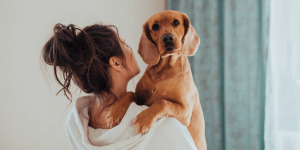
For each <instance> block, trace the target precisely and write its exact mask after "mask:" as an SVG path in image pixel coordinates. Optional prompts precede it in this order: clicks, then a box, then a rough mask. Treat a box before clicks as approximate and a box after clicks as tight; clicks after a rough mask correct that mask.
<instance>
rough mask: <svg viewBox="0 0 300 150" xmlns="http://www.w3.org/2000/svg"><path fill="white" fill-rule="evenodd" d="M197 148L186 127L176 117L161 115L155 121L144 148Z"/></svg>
mask: <svg viewBox="0 0 300 150" xmlns="http://www.w3.org/2000/svg"><path fill="white" fill-rule="evenodd" d="M153 149H155V150H197V148H196V145H195V143H194V140H193V139H192V137H191V135H190V133H189V131H188V129H187V128H186V127H185V126H184V125H182V124H181V123H180V122H179V121H178V120H177V119H175V118H172V117H163V118H161V119H159V120H158V121H157V124H156V125H155V127H154V132H153V135H152V138H151V140H150V142H149V144H148V145H147V147H146V149H145V150H153Z"/></svg>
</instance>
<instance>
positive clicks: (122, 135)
mask: <svg viewBox="0 0 300 150" xmlns="http://www.w3.org/2000/svg"><path fill="white" fill-rule="evenodd" d="M93 98H94V97H92V96H85V97H81V98H79V99H77V100H76V102H75V105H74V107H73V109H72V110H71V112H70V113H69V115H68V118H67V121H66V132H67V135H68V140H69V143H70V145H71V148H72V149H101V150H102V149H103V150H113V149H137V150H141V149H149V150H153V149H155V150H159V149H163V150H168V149H170V150H176V149H178V150H182V149H184V150H189V149H196V146H195V144H194V141H193V139H192V137H191V135H190V133H189V132H188V130H187V128H186V127H185V126H183V125H182V124H181V123H180V122H179V121H178V120H177V119H175V118H171V117H163V118H161V119H159V120H158V121H157V122H156V124H155V126H154V127H153V128H152V129H151V130H150V131H149V132H148V133H146V134H136V132H135V131H134V127H133V123H132V122H133V120H134V119H135V117H136V115H138V114H139V113H140V112H141V111H143V110H144V109H147V108H148V107H147V106H144V105H143V106H138V105H136V104H135V103H134V102H133V103H132V104H131V105H130V107H129V108H128V110H127V112H126V114H125V116H124V118H123V119H122V121H121V122H120V124H119V125H118V126H116V127H114V128H112V129H101V128H98V129H94V128H92V127H90V126H88V122H89V115H88V110H89V108H88V107H85V106H88V105H89V104H90V103H91V102H92V101H93ZM85 117H87V118H85Z"/></svg>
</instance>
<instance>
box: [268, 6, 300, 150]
mask: <svg viewBox="0 0 300 150" xmlns="http://www.w3.org/2000/svg"><path fill="white" fill-rule="evenodd" d="M299 8H300V1H299V0H288V1H287V0H272V1H271V2H270V42H269V57H268V65H267V85H266V117H265V118H266V119H265V120H266V121H265V143H266V150H299V149H300V9H299Z"/></svg>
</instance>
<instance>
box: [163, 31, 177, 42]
mask: <svg viewBox="0 0 300 150" xmlns="http://www.w3.org/2000/svg"><path fill="white" fill-rule="evenodd" d="M161 40H162V41H163V42H164V43H170V42H173V40H174V34H171V33H166V34H164V35H163V36H162V37H161Z"/></svg>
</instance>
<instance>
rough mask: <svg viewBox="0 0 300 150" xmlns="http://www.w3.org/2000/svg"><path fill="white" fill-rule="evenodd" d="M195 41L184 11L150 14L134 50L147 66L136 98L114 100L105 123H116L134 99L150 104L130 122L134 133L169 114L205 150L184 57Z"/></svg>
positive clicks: (193, 87) (198, 108) (194, 48)
mask: <svg viewBox="0 0 300 150" xmlns="http://www.w3.org/2000/svg"><path fill="white" fill-rule="evenodd" d="M199 44H200V39H199V37H198V36H197V34H196V32H195V30H194V28H193V27H192V26H191V24H190V20H189V19H188V17H187V16H186V15H185V14H183V13H181V12H178V11H171V10H167V11H164V12H159V13H156V14H154V15H153V16H152V17H150V18H149V19H148V21H147V22H146V23H145V24H144V25H143V33H142V36H141V39H140V44H139V49H138V53H139V54H140V55H141V57H142V58H143V60H144V62H145V63H146V64H148V65H149V66H148V67H147V69H146V71H145V73H144V75H143V76H142V78H141V79H140V81H139V82H138V83H137V87H136V92H135V94H136V95H137V97H138V98H136V96H135V94H134V93H127V94H126V95H127V96H125V97H127V98H121V99H120V100H118V101H117V102H116V103H115V105H113V106H112V108H111V110H110V111H109V115H108V116H107V122H108V124H109V125H110V126H111V127H112V126H115V125H117V124H118V122H119V120H120V118H123V116H124V114H125V112H126V110H127V108H128V106H129V105H130V103H131V102H132V101H133V100H134V101H136V103H137V104H144V105H147V106H150V107H149V108H148V109H145V110H144V111H142V112H141V113H140V114H139V115H138V116H137V117H136V119H135V121H134V126H135V130H136V132H137V133H146V132H148V130H149V129H150V128H151V127H153V124H154V122H155V121H156V120H157V119H159V118H161V117H164V116H170V117H174V118H177V119H178V120H179V121H180V122H181V123H182V124H183V125H185V126H186V127H187V128H188V130H189V132H190V134H191V136H192V138H193V140H194V142H195V144H196V146H197V148H198V149H199V150H206V149H207V147H206V139H205V124H204V116H203V112H202V108H201V105H200V101H199V94H198V90H197V87H196V85H195V83H194V81H193V77H192V73H191V69H190V64H189V61H188V59H187V56H192V55H194V54H195V53H196V51H197V48H198V46H199ZM128 97H131V98H128ZM134 97H135V98H134Z"/></svg>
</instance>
